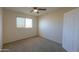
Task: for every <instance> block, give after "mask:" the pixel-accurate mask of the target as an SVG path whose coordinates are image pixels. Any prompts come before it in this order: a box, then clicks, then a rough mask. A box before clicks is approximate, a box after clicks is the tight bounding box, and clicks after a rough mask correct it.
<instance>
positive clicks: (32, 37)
mask: <svg viewBox="0 0 79 59" xmlns="http://www.w3.org/2000/svg"><path fill="white" fill-rule="evenodd" d="M34 37H38V35H35V36H31V37H27V38H23V39H19V40H16V41H20V40H24V39H29V38H34ZM16 41H12V42H16ZM12 42H6V43H3V45H4V44H8V43H12Z"/></svg>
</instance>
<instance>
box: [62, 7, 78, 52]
mask: <svg viewBox="0 0 79 59" xmlns="http://www.w3.org/2000/svg"><path fill="white" fill-rule="evenodd" d="M62 44H63V47H64V49H66V50H67V51H69V52H79V8H76V9H73V10H72V11H69V12H67V13H65V14H64V26H63V41H62Z"/></svg>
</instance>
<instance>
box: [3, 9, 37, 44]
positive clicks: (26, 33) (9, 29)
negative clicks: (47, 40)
mask: <svg viewBox="0 0 79 59" xmlns="http://www.w3.org/2000/svg"><path fill="white" fill-rule="evenodd" d="M3 15H4V17H3V19H4V21H3V22H4V41H3V42H4V43H8V42H12V41H16V40H20V39H24V38H28V37H32V36H36V35H37V20H36V17H34V16H30V15H27V14H23V13H19V12H14V11H10V10H4V13H3ZM16 16H21V17H28V18H32V19H33V28H27V29H25V28H19V29H18V28H16Z"/></svg>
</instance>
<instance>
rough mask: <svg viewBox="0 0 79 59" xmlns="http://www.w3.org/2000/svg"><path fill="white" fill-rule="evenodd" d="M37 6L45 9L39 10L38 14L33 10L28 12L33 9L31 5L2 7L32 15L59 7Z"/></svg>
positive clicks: (41, 13)
mask: <svg viewBox="0 0 79 59" xmlns="http://www.w3.org/2000/svg"><path fill="white" fill-rule="evenodd" d="M39 8H45V9H47V10H46V11H39V14H37V13H34V12H32V13H31V12H30V11H31V10H32V9H33V7H5V8H4V9H7V10H12V11H17V12H21V13H25V14H29V15H33V16H39V15H43V14H45V13H48V12H51V11H52V12H54V11H56V10H59V9H61V7H39Z"/></svg>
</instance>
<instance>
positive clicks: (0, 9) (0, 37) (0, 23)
mask: <svg viewBox="0 0 79 59" xmlns="http://www.w3.org/2000/svg"><path fill="white" fill-rule="evenodd" d="M2 24H3V22H2V8H0V49H1V48H2V35H3V34H2Z"/></svg>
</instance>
